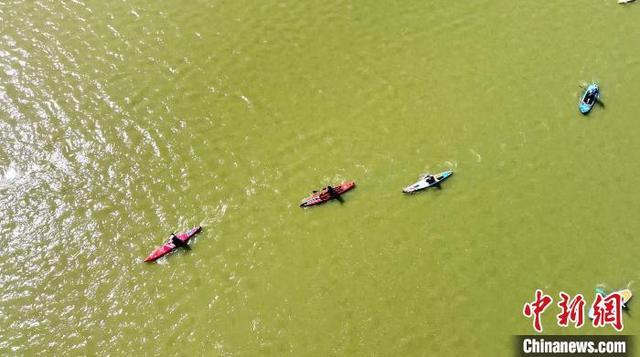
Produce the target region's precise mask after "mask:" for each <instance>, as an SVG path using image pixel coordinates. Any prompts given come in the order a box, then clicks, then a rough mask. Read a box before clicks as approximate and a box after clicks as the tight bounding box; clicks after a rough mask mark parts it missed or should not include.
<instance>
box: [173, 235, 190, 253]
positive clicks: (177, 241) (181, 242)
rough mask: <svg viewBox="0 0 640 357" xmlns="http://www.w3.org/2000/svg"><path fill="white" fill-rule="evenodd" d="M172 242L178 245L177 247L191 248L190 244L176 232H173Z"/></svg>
mask: <svg viewBox="0 0 640 357" xmlns="http://www.w3.org/2000/svg"><path fill="white" fill-rule="evenodd" d="M171 243H173V245H175V246H176V248H187V249H191V248H190V247H189V245H188V244H187V243H185V242H183V241H182V240H181V239H180V238H178V237H177V236H176V235H175V234H174V233H171Z"/></svg>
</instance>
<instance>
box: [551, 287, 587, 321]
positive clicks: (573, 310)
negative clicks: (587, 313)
mask: <svg viewBox="0 0 640 357" xmlns="http://www.w3.org/2000/svg"><path fill="white" fill-rule="evenodd" d="M560 299H561V300H560V301H559V302H558V307H560V310H561V311H560V313H559V314H558V315H557V316H556V317H557V318H558V326H562V327H567V326H569V322H573V323H574V324H575V326H576V328H580V327H582V325H584V297H583V296H582V294H578V295H576V296H575V297H574V298H573V299H571V297H570V296H569V295H568V294H565V293H564V292H561V293H560Z"/></svg>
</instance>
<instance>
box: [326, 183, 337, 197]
mask: <svg viewBox="0 0 640 357" xmlns="http://www.w3.org/2000/svg"><path fill="white" fill-rule="evenodd" d="M327 193H328V194H329V197H331V198H338V197H339V196H340V195H338V193H337V192H336V190H334V189H333V187H331V186H327Z"/></svg>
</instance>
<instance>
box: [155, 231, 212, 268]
mask: <svg viewBox="0 0 640 357" xmlns="http://www.w3.org/2000/svg"><path fill="white" fill-rule="evenodd" d="M201 230H202V227H201V226H197V227H193V228H191V229H190V230H188V231H186V232H184V233H178V234H176V237H178V239H180V240H181V241H183V242H185V243H187V242H188V241H189V239H191V237H193V236H195V235H196V234H198V233H200V231H201ZM176 248H177V247H176V245H175V244H173V242H172V241H171V238H169V240H167V241H166V242H165V243H164V244H163V245H161V246H159V247H158V248H156V249H155V250H154V251H153V252H151V254H149V256H148V257H146V258H145V259H144V261H145V262H153V261H155V260H156V259H158V258H160V257H162V256H164V255H167V254H169V253H171V251H173V250H175V249H176Z"/></svg>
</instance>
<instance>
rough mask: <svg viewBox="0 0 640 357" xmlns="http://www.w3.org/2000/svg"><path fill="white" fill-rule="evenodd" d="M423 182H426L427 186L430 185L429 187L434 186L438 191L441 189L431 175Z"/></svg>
mask: <svg viewBox="0 0 640 357" xmlns="http://www.w3.org/2000/svg"><path fill="white" fill-rule="evenodd" d="M425 181H426V182H427V183H428V184H429V185H431V186H435V187H437V188H438V189H440V190H441V189H442V187H440V183H439V182H438V181H436V177H435V176H433V175H428V176H427V177H426V178H425Z"/></svg>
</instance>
